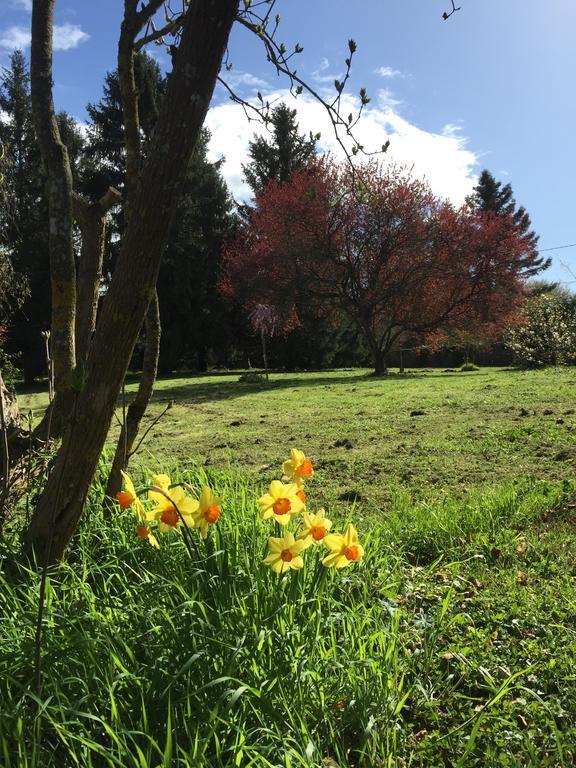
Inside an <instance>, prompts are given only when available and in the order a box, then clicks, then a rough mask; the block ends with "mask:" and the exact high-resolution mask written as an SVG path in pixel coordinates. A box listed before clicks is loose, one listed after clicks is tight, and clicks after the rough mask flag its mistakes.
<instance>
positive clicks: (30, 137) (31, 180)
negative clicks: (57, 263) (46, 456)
mask: <svg viewBox="0 0 576 768" xmlns="http://www.w3.org/2000/svg"><path fill="white" fill-rule="evenodd" d="M0 110H2V112H4V114H5V116H6V119H3V120H1V121H0V143H1V144H2V145H3V147H4V152H5V165H4V185H5V195H4V205H3V206H2V207H1V209H0V228H1V229H2V232H3V243H4V246H5V248H6V251H7V256H8V257H9V258H10V261H11V262H12V264H13V266H14V269H15V270H16V271H17V272H18V273H20V274H21V275H23V276H25V277H26V279H27V281H28V286H29V289H30V294H29V297H28V299H27V300H26V301H25V302H24V304H23V306H22V307H21V308H20V309H19V310H18V311H17V312H16V313H15V314H14V316H13V318H12V323H11V328H10V333H9V336H8V340H7V343H6V348H7V350H8V351H10V352H17V351H21V357H20V359H19V360H18V364H19V365H20V366H21V368H22V372H23V374H24V379H25V381H26V383H28V384H30V383H32V381H33V379H34V377H35V376H38V375H40V374H43V373H45V370H46V363H45V354H44V341H43V339H42V331H45V330H47V329H48V328H49V327H50V291H49V288H48V286H49V285H50V272H49V255H48V208H47V204H46V199H45V195H44V183H45V177H44V172H43V169H42V163H41V160H40V152H39V149H38V144H37V142H36V138H35V135H34V129H33V126H32V105H31V99H30V80H29V76H28V69H27V65H26V60H25V58H24V56H23V54H22V52H21V51H15V52H14V53H13V54H12V56H11V57H10V64H9V66H8V67H7V68H6V69H5V70H4V72H3V75H2V78H1V81H0Z"/></svg>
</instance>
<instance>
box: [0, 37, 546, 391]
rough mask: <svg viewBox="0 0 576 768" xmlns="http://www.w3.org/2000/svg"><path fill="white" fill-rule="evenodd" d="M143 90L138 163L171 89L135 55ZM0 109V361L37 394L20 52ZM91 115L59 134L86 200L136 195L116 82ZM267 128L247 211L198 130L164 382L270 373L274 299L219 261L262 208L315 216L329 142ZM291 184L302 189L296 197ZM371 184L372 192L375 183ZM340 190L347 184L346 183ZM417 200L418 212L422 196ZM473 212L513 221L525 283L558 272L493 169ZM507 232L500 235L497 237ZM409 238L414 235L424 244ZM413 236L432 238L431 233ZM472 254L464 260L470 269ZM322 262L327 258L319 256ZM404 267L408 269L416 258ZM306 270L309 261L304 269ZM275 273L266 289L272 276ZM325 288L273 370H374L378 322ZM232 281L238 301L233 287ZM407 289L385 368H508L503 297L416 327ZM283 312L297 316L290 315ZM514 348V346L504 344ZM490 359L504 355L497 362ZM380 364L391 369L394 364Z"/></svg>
mask: <svg viewBox="0 0 576 768" xmlns="http://www.w3.org/2000/svg"><path fill="white" fill-rule="evenodd" d="M135 79H136V86H137V93H138V109H139V116H140V132H141V140H142V153H143V155H144V156H145V155H146V152H147V147H148V144H149V141H150V137H151V135H152V132H153V129H154V126H155V124H156V121H157V119H158V115H159V111H160V109H161V104H162V99H163V98H164V94H165V91H166V78H165V77H164V76H163V75H162V73H161V71H160V69H159V67H158V65H157V63H156V62H155V61H154V60H153V59H151V58H150V57H149V56H147V55H146V54H145V53H138V54H137V55H136V57H135ZM0 109H1V110H2V119H1V120H0V143H1V144H2V146H3V147H4V156H3V158H2V160H1V161H0V162H1V163H2V175H3V179H4V181H3V185H2V206H1V208H0V225H1V228H2V232H3V238H2V243H1V245H0V247H1V248H2V251H1V253H2V261H3V266H2V273H1V274H0V280H2V285H1V286H0V305H1V306H2V307H3V313H2V318H1V321H0V333H1V334H2V348H3V355H4V358H3V363H4V365H6V355H7V354H8V355H11V356H12V360H13V361H14V363H15V365H16V366H17V367H18V369H19V370H20V372H21V375H22V377H23V378H24V381H25V382H26V383H27V384H31V383H32V382H33V381H34V379H35V378H36V377H39V376H44V375H45V374H46V346H45V343H44V339H43V335H42V334H43V332H44V331H46V330H47V329H48V328H49V326H50V313H51V304H50V291H49V289H48V286H49V256H48V206H47V200H46V194H45V175H44V169H43V166H42V163H41V159H40V151H39V147H38V142H37V139H36V136H35V132H34V128H33V120H32V104H31V97H30V81H29V75H28V70H27V63H26V61H25V58H24V56H23V54H22V53H21V52H19V51H16V52H15V53H13V54H12V56H11V59H10V65H9V67H8V68H7V69H5V70H4V73H3V76H2V80H1V84H0ZM87 111H88V115H89V123H88V126H87V127H86V128H81V127H80V126H79V125H77V124H76V123H75V121H74V120H73V119H72V118H71V117H70V116H69V115H67V114H65V113H61V114H59V115H58V123H59V128H60V133H61V136H62V139H63V141H64V142H65V144H66V146H67V149H68V153H69V156H70V159H71V168H72V173H73V175H74V181H75V185H76V188H77V189H78V190H79V192H80V193H81V195H82V196H83V197H84V198H85V199H86V200H88V201H89V202H90V203H92V204H95V203H96V201H98V200H99V199H100V198H101V196H102V195H103V194H104V193H105V192H106V190H107V189H109V188H111V187H112V188H115V189H117V190H118V191H119V192H120V193H122V192H123V190H124V189H125V186H126V152H125V149H124V124H123V113H122V104H121V92H120V83H119V78H118V72H116V71H114V72H111V73H109V74H108V75H107V76H106V79H105V82H104V86H103V94H102V98H101V99H100V101H98V102H97V103H95V104H89V105H88V107H87ZM268 128H269V132H268V133H267V134H263V135H259V136H255V137H254V139H253V140H252V141H251V142H250V146H249V160H248V162H247V163H246V164H245V165H244V168H243V170H244V176H245V179H246V181H247V183H248V184H249V186H250V188H251V190H252V193H253V195H254V198H253V200H252V201H251V202H250V203H241V204H236V203H235V201H234V200H233V199H232V197H231V195H230V193H229V191H228V189H227V187H226V184H225V182H224V179H223V177H222V173H221V162H209V161H208V159H207V150H208V142H209V134H208V132H207V131H206V130H204V131H203V132H202V135H201V140H200V141H199V143H198V145H197V147H196V150H195V152H194V155H193V158H192V160H191V162H190V164H189V167H188V169H187V172H186V176H185V180H184V184H183V186H182V190H181V194H180V196H179V199H178V203H177V205H176V206H175V208H174V210H173V211H172V214H171V216H172V225H171V229H170V237H169V241H168V246H167V248H166V251H165V256H164V259H163V262H162V266H161V269H160V273H159V277H158V283H157V292H158V299H159V307H160V320H161V327H162V334H161V342H160V357H159V370H160V372H161V373H163V374H166V373H170V372H172V371H176V370H179V369H189V370H197V371H204V370H207V368H208V367H210V366H221V367H227V366H228V367H232V366H240V367H245V366H246V365H247V364H252V365H255V366H258V365H260V364H261V363H262V356H261V351H260V346H259V343H258V334H257V333H255V331H254V328H252V327H251V323H250V302H251V301H252V302H254V301H256V300H257V299H258V301H265V300H266V295H265V293H266V292H264V293H262V294H261V295H260V296H256V294H254V290H255V288H256V285H257V281H255V280H254V276H253V275H252V273H251V271H250V264H249V261H250V260H248V261H243V262H242V263H241V265H240V266H241V268H242V271H243V276H242V277H239V275H238V274H236V277H235V280H236V284H235V285H234V287H233V288H231V283H230V280H229V279H228V278H229V276H230V275H229V270H230V263H229V260H228V262H227V263H224V265H223V262H222V258H223V257H222V254H223V250H224V249H225V245H226V243H229V242H231V241H234V238H237V237H238V236H239V233H240V237H241V238H242V237H243V236H244V235H245V234H246V232H247V231H248V229H249V228H250V222H251V221H253V220H254V217H256V218H257V217H258V216H259V215H260V213H261V211H262V207H263V206H265V205H266V204H268V205H269V207H270V208H271V209H275V210H276V212H277V213H278V214H279V217H280V218H284V219H286V217H285V216H284V213H283V211H284V210H286V206H288V208H289V207H290V205H294V204H295V202H296V201H298V200H299V202H300V204H302V205H303V207H304V208H305V209H306V210H307V211H308V213H309V212H310V211H311V210H312V208H313V205H311V204H310V200H309V198H308V197H306V195H307V194H308V192H307V191H306V189H304V188H303V187H302V183H303V182H305V180H306V179H307V178H309V169H310V168H312V167H318V155H317V146H316V143H317V140H318V138H319V135H309V136H305V135H303V134H301V133H300V131H299V127H298V124H297V121H296V112H295V111H294V110H292V109H290V108H289V107H288V106H287V105H285V104H280V105H278V106H276V107H275V108H274V109H273V110H272V111H271V114H270V116H269V123H268ZM295 179H299V182H298V183H299V184H300V187H298V186H297V182H295ZM390 180H391V177H389V178H388V182H389V183H390ZM333 181H334V183H336V182H335V180H334V179H333ZM372 181H373V182H374V181H375V176H374V173H372ZM397 181H398V180H397V179H396V182H397ZM396 182H395V183H396ZM338 183H340V185H341V184H342V179H340V181H339V182H338ZM406 183H407V184H408V182H406ZM410 184H412V190H413V192H414V191H415V190H416V187H417V186H419V183H417V182H415V181H411V182H410ZM405 186H406V185H405ZM408 186H409V184H408ZM420 193H421V195H422V196H421V199H420V204H421V205H422V206H425V205H428V204H429V202H430V199H429V194H430V193H429V191H428V190H426V191H424V190H423V189H421V185H420ZM427 195H428V197H426V196H427ZM290 196H292V198H291V200H290ZM412 200H413V202H414V196H412ZM266 201H268V203H267V202H266ZM382 204H386V205H388V206H389V207H390V208H391V209H393V208H394V205H399V204H400V203H399V202H398V200H396V202H394V201H393V200H392V198H391V197H388V198H387V199H386V200H385V201H384V200H382ZM467 204H468V206H469V208H470V210H474V211H476V213H477V214H482V215H491V216H492V218H493V220H494V222H496V223H497V221H498V220H500V221H501V222H503V221H504V220H506V221H512V222H513V228H514V233H515V236H516V238H517V240H516V242H519V241H520V240H521V242H522V249H521V250H522V254H521V255H518V254H517V258H518V259H519V260H520V261H519V262H518V263H517V269H518V273H520V272H521V273H522V276H523V278H526V277H532V276H534V275H536V274H538V273H540V272H541V271H543V270H544V269H545V268H546V267H547V266H548V264H549V260H545V259H543V258H541V257H539V256H538V255H537V243H538V238H537V236H536V234H535V233H534V232H533V231H532V229H531V222H530V217H529V215H528V214H527V212H526V211H525V209H524V208H523V207H521V206H517V204H516V202H515V200H514V196H513V191H512V188H511V186H510V184H506V185H502V184H501V182H498V181H497V180H496V179H495V178H494V177H493V176H492V174H491V173H490V172H489V171H487V170H485V171H483V172H482V174H481V175H480V178H479V181H478V184H477V186H476V187H475V190H474V193H473V195H471V196H470V198H469V199H468V201H467ZM360 208H362V206H360ZM332 210H334V209H332ZM373 213H374V211H373ZM365 214H366V208H365V207H364V209H363V210H362V211H361V210H359V209H358V210H356V212H355V213H354V214H353V213H352V211H351V210H348V212H347V214H346V215H347V216H352V215H355V216H356V217H358V216H360V217H362V216H364V215H365ZM125 216H126V214H125V208H124V207H123V206H116V207H113V208H112V210H111V211H110V213H109V214H108V216H107V220H108V222H107V224H108V225H107V228H106V232H105V242H104V258H103V267H102V277H101V285H100V294H101V295H104V294H105V292H106V290H107V286H108V284H109V282H110V278H111V275H112V273H113V271H114V266H115V262H116V259H117V255H118V249H119V244H120V243H121V242H122V236H123V233H124V230H125V226H126V222H125ZM413 223H414V222H413ZM494 226H496V224H495V225H494ZM498 231H500V232H502V227H501V226H500V230H498ZM241 233H244V235H242V234H241ZM470 234H471V233H469V235H470ZM274 235H275V237H276V238H277V239H278V241H279V242H278V243H277V244H276V246H277V247H275V248H274V249H273V253H271V254H269V256H268V257H267V258H268V260H267V262H266V269H267V270H269V269H271V268H272V266H273V264H274V263H275V262H274V259H275V258H276V256H278V254H279V253H280V251H281V249H282V246H283V243H282V242H280V241H281V240H282V238H281V237H280V234H279V232H278V230H276V231H275V233H274ZM492 235H493V237H497V236H498V232H497V231H496V230H494V232H493V233H492ZM412 236H413V237H415V236H416V234H415V232H413V233H412ZM417 236H418V237H424V236H425V235H424V233H423V231H422V232H420V233H419V234H418V235H417ZM80 239H81V238H80V233H78V236H77V238H76V240H77V243H78V246H77V252H76V259H77V261H80V260H81V258H82V252H81V248H80V245H79V243H80ZM288 239H289V240H293V239H292V238H290V237H288ZM237 242H242V248H243V249H244V246H245V242H244V241H242V240H241V239H240V240H239V241H237ZM469 242H470V241H469ZM285 244H286V241H284V245H285ZM291 245H294V243H293V242H292V243H291ZM485 245H486V244H485V243H484V244H483V245H482V244H480V245H478V247H485ZM300 246H301V247H302V243H300ZM467 252H468V253H469V252H470V248H468V251H467ZM246 253H247V251H245V250H244V254H246ZM463 253H464V251H463V252H462V255H461V256H460V258H461V259H463V258H464V256H463ZM316 258H319V254H318V253H317V254H316ZM396 258H397V259H400V261H398V263H397V264H392V263H391V261H389V262H388V265H387V268H388V272H389V273H390V274H394V273H395V275H396V277H397V276H398V274H399V265H400V263H401V262H402V256H401V252H400V250H398V248H397V255H396ZM403 263H406V255H404V260H403ZM302 265H303V262H302V261H301V263H300V270H301V271H302V269H303V266H302ZM252 266H253V264H252ZM381 266H382V265H381ZM438 268H439V266H438V264H436V269H438ZM237 272H238V270H237ZM227 274H228V278H227ZM262 274H264V272H263V273H262ZM266 274H267V276H268V278H269V277H270V272H268V273H266ZM326 278H327V274H326V271H324V289H323V291H320V292H318V285H319V282H318V280H316V285H315V288H311V287H310V284H308V286H307V287H306V288H305V287H304V282H305V281H302V280H300V281H298V282H297V283H296V282H294V283H292V284H288V283H287V284H286V285H285V286H284V291H285V298H287V299H288V304H289V305H290V314H289V317H288V318H286V317H285V318H284V319H283V321H282V322H279V323H276V324H275V333H274V334H273V338H271V339H270V340H269V344H268V358H269V362H270V364H271V365H272V366H273V367H281V368H288V369H295V368H321V367H326V366H342V365H365V364H368V363H369V362H370V361H371V360H374V355H375V339H374V335H373V334H372V337H371V334H370V333H367V332H366V327H367V326H366V323H368V324H369V323H370V322H371V321H369V320H367V319H366V317H367V316H366V307H364V309H363V310H362V311H363V312H364V315H365V318H364V328H363V326H362V323H361V322H360V323H359V322H357V319H355V317H354V312H351V311H347V310H346V307H345V305H343V304H342V302H341V301H340V302H335V301H331V300H329V297H328V293H330V291H329V290H328V288H327V283H328V281H327V279H326ZM332 278H334V274H333V275H332ZM227 279H228V289H226V286H225V284H226V281H227ZM336 279H338V278H336ZM242 281H244V282H249V283H250V290H251V291H252V294H250V291H247V290H246V289H245V288H244V287H243V286H242ZM223 285H224V286H225V287H224V290H223V289H222V288H223ZM446 287H447V281H446V280H445V281H444V284H443V286H442V287H441V286H440V283H436V284H432V283H430V284H429V285H428V286H427V288H426V290H425V294H426V297H427V299H426V300H429V301H431V302H432V304H436V305H439V304H440V303H441V301H440V298H441V296H442V295H444V297H445V296H446V293H445V290H444V289H446ZM410 290H411V291H412V293H410ZM410 290H408V289H407V288H406V286H404V287H403V288H402V289H401V291H400V292H399V295H398V298H399V301H400V304H399V305H398V307H397V312H396V314H397V315H398V312H399V309H400V305H403V310H402V312H403V316H404V318H405V319H404V320H403V321H402V323H400V324H399V325H398V324H397V328H396V330H395V331H394V332H393V334H392V335H393V337H394V338H392V339H391V341H390V343H389V344H388V346H387V348H386V349H383V350H382V355H383V356H384V357H386V359H387V360H388V363H389V364H392V363H394V364H396V363H397V362H398V361H399V350H401V349H404V350H405V359H406V360H407V361H409V362H410V363H411V364H415V363H419V362H421V363H426V364H446V363H450V362H452V361H454V360H455V359H456V360H457V359H461V358H466V357H468V356H469V355H470V354H472V355H476V356H478V355H481V356H482V358H483V359H484V360H487V361H490V360H491V359H493V360H494V361H495V362H499V363H502V362H511V360H512V351H511V349H508V350H506V351H505V350H504V348H503V347H502V346H501V345H500V346H498V344H497V342H498V341H499V340H500V337H501V336H502V327H501V322H500V320H501V318H500V314H501V313H500V312H499V310H498V308H497V304H498V299H502V294H501V293H500V294H499V293H498V292H496V291H494V292H493V295H491V296H490V300H488V299H487V294H486V295H485V300H484V302H483V304H482V307H483V309H482V311H483V312H484V313H485V314H486V312H488V314H489V315H490V317H488V316H486V317H480V316H479V314H478V311H479V307H480V302H479V301H477V302H476V303H475V309H474V308H473V307H472V305H470V306H468V308H467V310H466V312H460V313H456V314H457V315H458V316H457V318H456V319H454V317H453V316H451V317H448V314H450V313H445V314H447V316H446V318H444V321H443V322H440V319H438V321H436V320H433V318H432V317H431V315H428V316H427V318H428V319H427V321H426V322H421V323H420V325H419V326H418V324H417V323H414V322H412V321H409V320H407V319H406V317H407V316H406V311H407V310H408V309H410V308H411V309H412V310H413V314H414V313H416V314H418V316H419V318H420V319H421V320H422V318H423V317H424V316H425V315H426V312H425V310H424V305H423V297H422V296H421V297H420V298H418V296H416V295H415V294H414V291H415V290H416V291H417V289H416V288H415V285H414V282H413V283H412V285H411V288H410ZM422 290H423V289H422ZM443 290H444V294H442V291H443ZM276 298H277V297H276ZM275 300H276V299H275ZM388 306H390V296H389V304H388ZM497 310H498V311H497ZM280 311H287V309H286V307H284V308H283V310H282V309H281V310H280ZM401 314H402V313H401ZM441 314H442V313H441ZM296 318H297V319H296ZM8 319H9V321H8ZM295 320H296V321H295ZM508 338H510V339H511V338H512V336H511V335H508ZM491 349H493V350H494V351H492V352H490V351H489V350H491ZM143 351H144V344H143V342H142V343H141V344H140V345H137V347H136V349H135V353H134V357H133V361H132V365H133V366H135V367H139V366H140V365H141V361H142V355H143ZM515 354H516V353H515ZM491 355H492V357H491ZM379 365H380V367H384V362H383V361H381V362H380V364H379Z"/></svg>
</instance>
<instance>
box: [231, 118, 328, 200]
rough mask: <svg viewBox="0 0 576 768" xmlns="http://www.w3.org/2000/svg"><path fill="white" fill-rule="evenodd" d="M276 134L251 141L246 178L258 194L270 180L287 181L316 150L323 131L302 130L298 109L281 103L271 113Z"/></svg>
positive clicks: (244, 167) (245, 167) (273, 132)
mask: <svg viewBox="0 0 576 768" xmlns="http://www.w3.org/2000/svg"><path fill="white" fill-rule="evenodd" d="M270 124H271V127H272V135H271V138H270V139H269V140H268V139H266V138H265V137H264V136H257V137H255V138H254V139H253V140H252V141H251V142H250V144H249V149H248V154H249V155H250V158H251V159H250V162H249V163H247V164H246V165H243V166H242V170H243V171H244V177H245V178H246V181H247V182H248V184H249V185H250V188H251V189H252V191H253V192H254V194H256V193H257V192H260V190H262V189H263V188H264V187H265V186H266V185H267V184H268V183H269V182H270V181H278V182H280V183H282V182H283V181H287V180H288V177H289V176H290V174H291V173H292V171H295V170H298V169H300V168H302V166H303V165H305V164H306V162H307V161H308V160H310V159H311V158H312V157H313V156H314V154H315V152H316V141H317V140H318V139H319V138H320V134H316V136H313V135H312V134H310V136H309V137H306V136H303V135H302V134H300V133H299V132H298V123H297V122H296V110H295V109H290V107H289V106H288V105H287V104H284V103H282V104H279V105H278V106H277V107H275V108H274V109H273V110H272V114H271V116H270Z"/></svg>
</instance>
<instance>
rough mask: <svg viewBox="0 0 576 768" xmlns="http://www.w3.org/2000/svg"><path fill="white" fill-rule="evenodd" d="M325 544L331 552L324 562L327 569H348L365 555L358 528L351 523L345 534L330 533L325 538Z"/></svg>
mask: <svg viewBox="0 0 576 768" xmlns="http://www.w3.org/2000/svg"><path fill="white" fill-rule="evenodd" d="M324 544H325V545H326V547H327V548H328V549H329V550H330V554H329V555H327V556H326V557H325V558H324V560H322V565H325V566H326V568H346V566H347V565H350V563H354V562H356V561H357V560H360V558H361V557H362V555H363V554H364V547H363V546H362V545H361V544H360V543H359V542H358V534H357V533H356V528H354V526H353V525H352V524H351V523H350V524H348V527H347V528H346V530H345V531H344V534H341V533H329V534H328V535H327V536H326V537H325V538H324Z"/></svg>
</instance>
